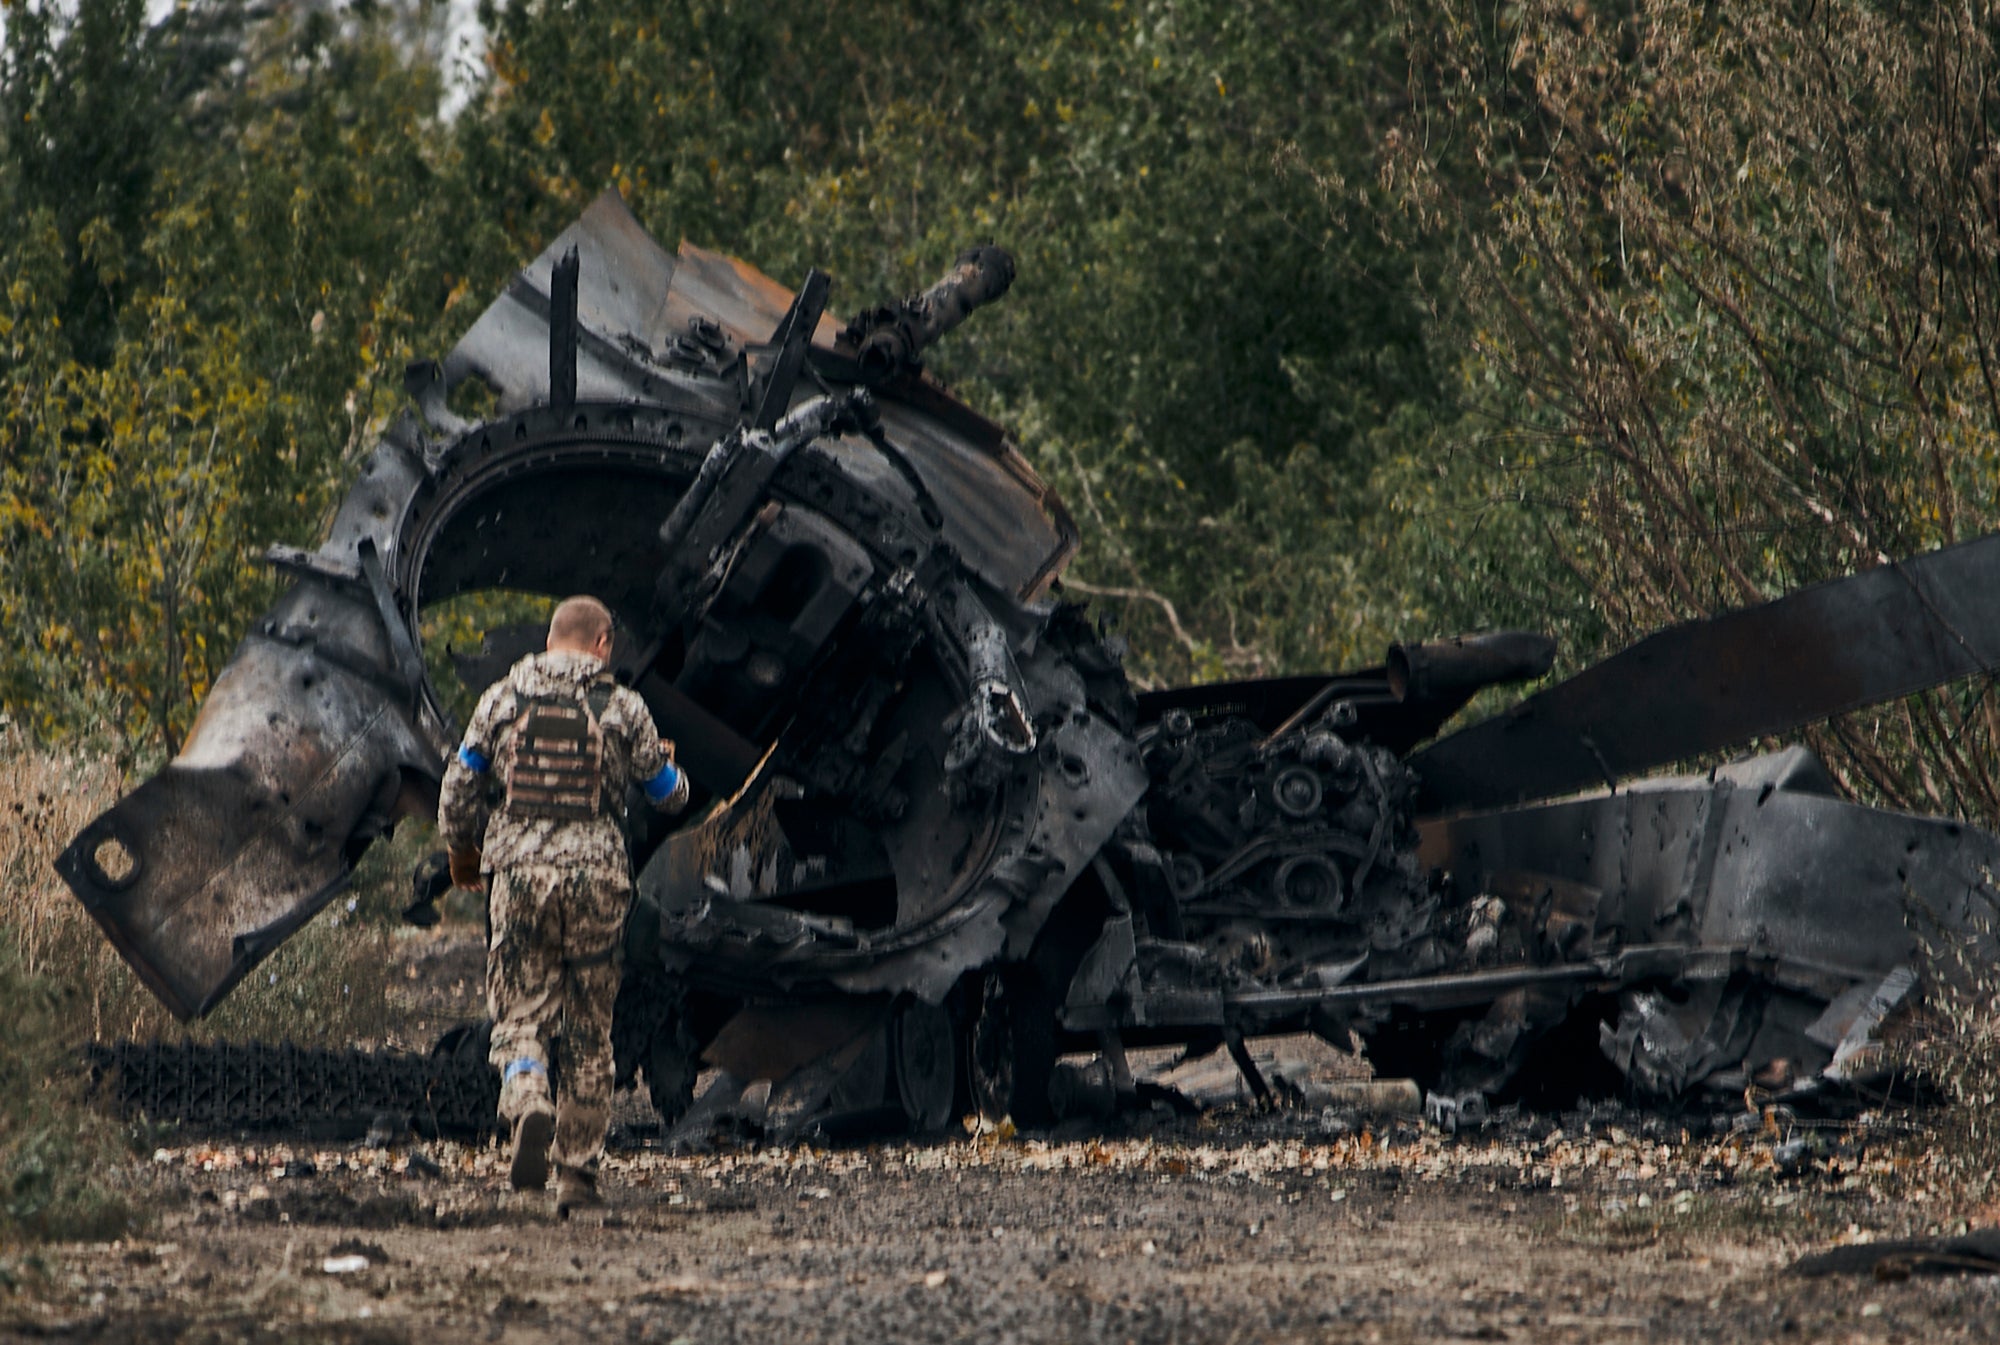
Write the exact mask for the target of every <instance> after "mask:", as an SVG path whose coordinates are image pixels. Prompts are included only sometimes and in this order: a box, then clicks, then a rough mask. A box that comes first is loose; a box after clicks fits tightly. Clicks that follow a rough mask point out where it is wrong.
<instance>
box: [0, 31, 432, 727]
mask: <svg viewBox="0 0 2000 1345" xmlns="http://www.w3.org/2000/svg"><path fill="white" fill-rule="evenodd" d="M235 8H236V7H234V6H221V5H216V6H204V7H200V8H198V9H196V10H192V11H184V12H183V13H182V14H180V15H178V16H177V17H176V19H175V20H173V21H171V22H170V23H169V24H167V25H164V26H163V27H162V28H161V29H159V30H156V31H154V32H152V33H144V32H143V31H142V30H141V29H139V28H138V26H137V23H138V21H137V19H136V17H135V15H136V13H137V11H138V9H139V7H138V6H137V5H136V4H125V3H122V0H121V3H117V4H112V3H109V2H108V0H107V3H104V4H98V3H95V2H93V3H87V4H84V5H82V6H81V7H80V10H79V16H78V18H77V20H76V22H75V24H74V25H73V26H72V27H71V28H69V29H68V30H66V31H58V30H57V29H56V27H55V26H54V21H52V20H50V19H48V18H46V17H44V16H42V15H39V14H37V15H35V16H34V17H33V18H32V20H30V21H26V22H20V23H17V24H15V25H14V26H12V27H10V29H9V32H8V43H9V54H10V64H9V69H8V72H7V75H8V77H7V79H6V80H5V81H0V84H4V89H3V90H0V92H4V96H5V97H4V99H0V102H4V101H6V100H11V102H8V103H7V105H8V106H10V107H25V108H26V109H27V111H26V112H24V113H22V114H21V115H22V116H24V117H26V118H27V120H26V121H25V122H23V121H19V120H16V121H14V122H12V123H11V124H10V126H9V128H8V134H7V137H6V142H5V148H6V150H7V155H6V157H5V159H4V160H0V162H4V164H5V166H6V167H7V169H8V170H9V171H8V172H6V173H5V174H4V177H5V179H6V180H5V182H4V184H0V191H4V192H6V193H7V194H8V195H10V196H11V198H12V199H14V200H16V201H19V202H21V203H22V205H23V207H24V209H25V214H24V216H23V217H22V227H21V228H19V229H18V230H17V231H15V232H14V233H12V234H11V235H10V236H9V237H8V238H7V239H6V240H4V241H0V268H4V274H5V275H6V276H7V277H8V284H7V290H6V294H5V296H4V301H5V302H4V308H0V341H4V342H5V345H6V348H7V352H8V354H9V356H10V360H9V364H8V367H7V369H6V370H5V371H4V374H0V384H4V392H5V398H4V402H0V445H4V458H0V615H4V617H5V619H6V621H7V623H8V626H9V628H10V629H12V630H15V631H18V632H24V633H27V634H28V635H29V638H27V639H24V640H17V641H15V642H12V643H11V644H10V647H9V648H8V649H7V650H6V651H5V652H4V653H0V696H4V697H5V702H6V704H7V706H8V707H9V709H10V710H11V711H12V712H13V713H15V714H16V715H17V716H18V717H21V718H23V719H24V720H25V721H26V722H29V723H31V724H32V725H33V726H35V727H36V728H37V729H38V730H40V731H43V732H45V733H54V732H61V731H67V730H74V729H77V728H80V727H85V726H90V725H94V724H97V723H100V722H104V721H106V720H108V721H109V722H110V723H111V724H113V725H115V726H116V727H117V728H118V729H119V730H120V731H121V732H122V734H123V736H124V738H125V740H126V743H127V745H128V750H132V751H153V750H157V749H158V748H160V747H165V748H166V749H168V750H172V749H173V748H174V747H176V746H177V744H178V742H179V740H180V738H181V736H182V735H183V734H184V733H185V731H186V728H187V725H188V723H189V722H190V721H191V719H192V716H193V711H194V706H195V704H196V703H197V702H198V701H199V699H200V697H201V695H202V694H203V692H204V691H205V690H206V689H207V686H208V683H209V681H210V680H211V679H212V677H213V675H214V673H215V672H216V671H217V670H218V669H219V668H220V666H221V664H222V663H223V662H224V661H225V660H226V658H227V656H228V653H229V650H230V646H231V644H232V643H233V641H234V638H235V635H236V633H237V632H238V631H240V630H241V629H242V628H243V626H244V625H245V624H246V623H247V622H248V621H249V620H250V619H251V617H253V616H254V615H255V614H256V612H257V611H258V610H259V609H260V608H261V607H262V606H263V605H264V604H265V603H266V602H268V600H269V597H270V595H271V593H272V591H273V589H272V581H271V579H270V577H269V576H268V575H267V574H266V572H265V571H264V569H263V567H262V566H261V564H260V560H259V557H260V555H261V552H262V550H263V548H264V547H265V546H266V545H267V544H269V543H271V542H275V541H285V542H291V543H294V544H311V543H312V542H314V541H316V540H317V535H318V533H319V531H320V528H321V526H322V521H323V519H324V518H325V516H326V514H327V512H328V510H329V509H330V507H331V505H332V503H333V502H334V501H335V500H336V499H337V497H338V495H339V493H340V491H341V490H343V489H344V487H345V484H346V479H347V477H348V475H349V473H350V470H351V467H352V465H353V464H354V462H355V461H357V459H358V457H359V455H360V454H361V453H362V452H363V451H364V450H365V448H366V447H367V445H368V444H369V443H370V441H371V440H372V438H373V436H374V435H375V434H376V433H378V432H379V431H380V429H381V428H382V426H383V425H384V424H385V423H386V420H387V416H388V414H389V413H390V411H391V410H392V409H393V408H394V405H395V403H394V400H393V398H394V396H395V395H396V394H395V393H394V392H393V391H392V389H394V387H395V379H394V375H395V374H396V373H398V372H399V371H400V369H401V366H402V364H403V362H404V361H405V360H406V359H407V357H408V355H409V352H410V351H411V349H412V348H413V347H414V346H415V345H416V344H418V343H419V336H418V333H419V332H420V331H421V332H422V338H421V339H422V343H423V344H426V345H428V344H430V343H432V342H433V341H434V340H435V337H433V336H432V335H431V334H430V332H429V330H428V329H427V328H424V327H423V324H424V323H435V322H437V321H438V320H439V319H440V317H441V315H442V312H443V309H444V307H445V306H446V300H447V297H448V295H449V293H450V289H451V282H450V280H449V279H448V277H447V275H446V273H445V272H444V271H443V269H442V266H443V264H444V261H443V259H442V258H441V257H440V255H439V254H438V253H437V252H436V251H434V250H432V249H428V248H425V247H422V246H413V245H412V244H413V241H414V240H416V239H420V238H421V237H422V235H423V231H424V228H425V225H426V219H427V215H426V211H427V208H428V205H429V203H430V202H431V200H432V199H433V193H434V188H435V177H434V174H433V172H432V171H431V169H430V167H429V166H428V163H427V161H426V159H425V156H424V153H423V150H422V144H423V136H424V132H425V130H426V128H427V126H428V124H429V123H428V122H427V120H426V119H427V117H428V116H429V112H430V109H431V108H432V106H433V105H434V103H435V98H436V92H437V81H436V77H435V75H434V73H433V72H431V71H430V70H429V69H428V68H424V67H421V66H413V65H411V64H410V62H409V61H408V60H407V59H406V58H405V57H404V56H403V55H402V54H401V53H400V52H399V51H398V50H397V49H396V48H395V46H394V44H393V42H392V40H391V39H392V36H393V34H392V33H391V31H390V30H389V29H388V27H387V26H386V25H387V20H386V19H378V20H377V21H376V22H375V23H373V24H372V25H371V24H369V23H366V22H360V21H357V22H356V23H355V24H354V25H352V26H351V29H350V31H347V32H346V33H345V34H344V35H336V34H331V33H330V32H329V31H328V29H327V26H326V24H325V23H324V22H323V21H320V19H321V16H320V15H319V12H318V11H316V10H312V9H310V8H305V7H289V6H279V7H276V8H275V13H274V15H273V16H272V17H269V18H267V19H265V20H263V21H262V22H260V23H258V24H256V25H252V26H247V27H245V26H243V25H242V24H240V23H239V24H238V25H237V28H238V29H240V31H238V32H237V33H236V42H237V45H236V47H235V48H234V50H235V52H236V54H237V55H239V56H241V57H242V67H241V73H239V74H232V75H230V76H229V78H230V80H231V81H233V82H230V83H227V84H218V83H216V82H214V81H209V82H200V81H196V82H194V83H193V84H192V85H190V83H189V82H188V76H187V72H188V69H189V68H192V69H194V70H197V71H200V70H204V69H207V70H214V69H215V68H216V63H215V62H214V61H213V59H211V58H212V50H213V48H214V46H215V45H216V44H217V43H218V42H220V41H221V38H220V37H218V35H217V34H218V29H220V28H223V27H226V25H225V23H224V19H223V18H222V17H218V16H227V15H228V14H230V13H231V12H232V11H234V10H235ZM114 39H118V40H121V41H123V43H124V46H123V47H121V48H118V50H117V51H112V50H110V48H111V47H115V46H116V45H117V44H116V42H115V41H114ZM120 51H122V52H123V55H122V56H120V55H119V54H118V52H120ZM121 60H122V61H123V62H124V64H123V65H121V64H120V63H119V62H120V61H121ZM169 68H171V70H172V72H173V74H174V76H175V78H173V79H169V78H167V77H166V73H165V72H166V71H168V69H169ZM219 77H220V76H219V75H218V78H219ZM121 79H123V80H126V81H127V82H126V83H124V84H122V85H121V84H119V83H118V81H119V80H121ZM104 98H122V99H123V101H122V102H120V103H119V110H118V113H117V115H116V116H115V117H114V116H111V115H110V114H108V113H107V114H104V115H103V116H99V115H97V114H96V113H95V112H93V110H92V109H93V108H94V107H95V103H94V101H93V100H97V99H104ZM119 118H127V119H132V118H136V119H138V120H140V121H143V122H144V124H145V126H146V127H147V133H146V134H145V135H143V136H138V137H135V138H133V139H132V140H130V141H129V142H127V141H120V142H119V146H120V147H121V148H119V150H118V153H117V154H116V155H112V153H111V150H110V149H105V150H104V155H99V156H97V157H93V154H94V153H95V151H96V149H98V148H102V146H101V145H100V143H99V142H100V137H98V131H99V129H100V128H101V126H102V125H104V124H110V125H114V126H115V125H122V124H123V122H121V121H120V120H119ZM24 126H27V127H32V128H34V129H33V130H26V129H22V128H23V127H24ZM50 155H53V156H55V161H58V162H59V163H60V166H61V168H62V169H63V170H64V171H61V172H57V171H55V170H54V169H47V168H46V166H45V165H43V164H42V160H43V158H45V157H47V156H50ZM106 155H109V156H110V157H109V158H105V157H104V156H106ZM100 159H103V162H102V163H100V162H99V160H100ZM113 160H115V162H113ZM92 171H96V172H100V173H102V174H105V175H108V176H107V177H106V178H105V180H103V181H96V182H93V180H92V178H91V176H90V173H91V172H92ZM79 294H83V296H84V297H83V298H82V299H79V298H78V295H79Z"/></svg>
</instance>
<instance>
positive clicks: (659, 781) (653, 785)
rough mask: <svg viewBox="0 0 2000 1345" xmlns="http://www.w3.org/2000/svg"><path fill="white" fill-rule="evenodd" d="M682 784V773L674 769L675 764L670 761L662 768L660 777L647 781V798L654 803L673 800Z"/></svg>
mask: <svg viewBox="0 0 2000 1345" xmlns="http://www.w3.org/2000/svg"><path fill="white" fill-rule="evenodd" d="M680 783H681V773H680V772H679V771H677V770H675V769H674V764H673V763H672V762H671V761H670V762H668V763H667V764H666V765H664V766H662V767H660V773H659V774H658V775H656V776H654V777H653V778H652V779H650V780H648V781H646V798H647V800H648V801H649V802H652V803H659V802H660V801H661V800H663V799H667V798H671V797H672V796H673V792H674V791H675V790H676V789H678V788H680Z"/></svg>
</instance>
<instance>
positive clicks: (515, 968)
mask: <svg viewBox="0 0 2000 1345" xmlns="http://www.w3.org/2000/svg"><path fill="white" fill-rule="evenodd" d="M611 638H612V632H611V612H610V610H609V609H608V608H606V607H605V605H604V604H603V603H601V602H599V601H598V600H597V599H595V598H590V597H575V598H569V599H567V600H565V601H564V602H563V603H562V604H560V605H559V606H558V607H557V608H556V610H555V614H554V615H553V616H552V617H551V618H550V620H549V638H548V649H547V652H545V653H540V654H530V655H528V657H526V658H524V659H522V660H521V661H520V662H519V663H517V664H515V665H514V667H513V669H512V670H511V671H509V672H508V674H507V676H506V677H504V678H502V679H501V680H500V681H498V682H496V683H494V684H493V685H492V686H491V687H489V688H487V691H486V694H485V695H484V696H481V697H480V699H479V708H478V710H477V711H476V712H475V713H474V714H473V716H472V723H471V725H470V727H468V728H467V729H466V731H465V741H464V743H463V744H462V745H461V746H460V747H459V749H458V755H457V757H456V758H455V759H454V760H452V761H451V762H450V763H449V765H448V766H447V767H446V770H445V777H444V788H443V792H442V793H441V795H440V796H439V800H438V830H439V831H440V832H441V833H442V834H443V837H444V842H445V848H446V852H447V854H448V855H449V857H450V862H451V877H452V882H453V884H454V885H456V886H459V887H466V888H472V889H474V890H478V889H480V888H482V887H485V886H487V885H488V884H487V881H486V880H487V879H488V878H489V877H490V880H491V882H490V896H489V907H488V921H489V925H490V930H491V933H490V943H489V946H488V949H487V957H486V1003H487V1011H488V1012H489V1013H490V1014H491V1015H492V1017H493V1046H492V1050H491V1058H492V1060H493V1063H494V1064H495V1065H496V1066H497V1067H499V1069H500V1115H501V1118H502V1119H503V1120H505V1121H507V1122H509V1123H510V1124H511V1125H512V1127H513V1153H512V1158H511V1162H510V1165H509V1176H510V1179H511V1181H512V1183H513V1185H514V1186H515V1188H516V1189H519V1190H539V1189H541V1188H542V1187H543V1186H544V1185H546V1184H547V1182H548V1175H549V1158H550V1141H551V1138H553V1140H554V1158H555V1166H556V1214H557V1215H558V1217H562V1218H567V1217H568V1216H569V1213H570V1211H571V1210H572V1209H575V1208H577V1207H578V1206H581V1205H587V1204H594V1203H596V1202H597V1199H598V1196H597V1160H598V1157H599V1155H601V1154H602V1153H603V1151H604V1133H605V1130H606V1128H607V1127H608V1125H609V1123H610V1106H611V1082H612V1059H611V1007H612V1002H613V1001H614V1000H616V999H617V997H618V956H619V945H620V942H621V940H622V937H623V932H624V924H625V914H626V911H627V909H628V907H629V906H630V905H631V898H632V872H631V863H630V860H629V859H628V858H627V854H626V849H625V834H624V828H623V825H622V823H623V818H624V809H625V791H626V786H627V784H628V782H629V783H635V784H638V785H641V786H642V787H643V788H644V789H645V792H646V797H647V799H648V800H649V801H651V803H652V804H653V806H654V807H656V808H660V809H662V810H665V811H678V810H679V809H680V808H681V807H683V806H684V805H685V804H686V802H687V796H688V782H687V777H686V776H684V775H683V774H681V773H680V772H679V771H678V770H676V769H675V767H674V763H673V744H671V743H669V742H667V741H665V740H664V739H662V738H661V737H660V736H659V731H658V730H657V729H656V728H655V727H654V725H653V717H652V715H651V714H650V713H648V712H647V709H646V704H645V702H644V701H642V700H640V699H639V697H638V696H637V695H636V694H635V693H633V692H632V691H630V690H629V689H626V688H624V687H620V686H618V685H617V683H615V682H614V681H613V680H612V679H611V676H610V674H609V673H608V672H606V671H605V661H606V660H607V659H608V658H609V657H610V655H611ZM489 782H493V783H489ZM496 805H497V806H496ZM489 812H490V813H491V820H490V821H489V819H488V814H489ZM552 1047H553V1049H554V1051H555V1058H554V1059H553V1060H552V1059H551V1054H550V1052H551V1048H552ZM552 1064H553V1065H554V1066H555V1081H556V1088H555V1096H554V1098H553V1103H552V1101H551V1097H550V1087H549V1072H550V1066H551V1065H552Z"/></svg>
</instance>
